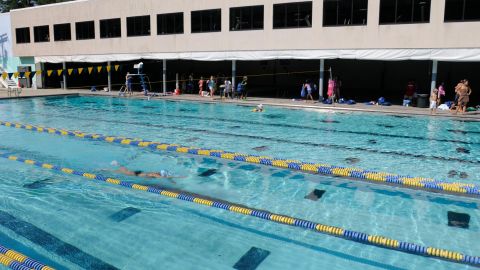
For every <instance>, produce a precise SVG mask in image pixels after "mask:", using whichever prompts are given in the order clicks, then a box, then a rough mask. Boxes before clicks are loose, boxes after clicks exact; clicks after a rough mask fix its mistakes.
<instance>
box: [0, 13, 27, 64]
mask: <svg viewBox="0 0 480 270" xmlns="http://www.w3.org/2000/svg"><path fill="white" fill-rule="evenodd" d="M11 29H12V27H11V24H10V13H1V14H0V37H3V38H2V41H0V50H1V52H0V73H2V72H9V73H13V72H16V71H17V68H18V66H30V67H31V68H32V70H35V62H34V58H33V57H28V56H27V57H15V56H14V55H13V48H12V45H13V44H14V43H15V42H14V37H13V35H12V31H11Z"/></svg>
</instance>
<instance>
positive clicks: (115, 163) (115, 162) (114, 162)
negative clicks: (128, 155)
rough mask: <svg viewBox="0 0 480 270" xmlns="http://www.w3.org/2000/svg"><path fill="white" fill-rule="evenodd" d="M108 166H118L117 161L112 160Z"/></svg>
mask: <svg viewBox="0 0 480 270" xmlns="http://www.w3.org/2000/svg"><path fill="white" fill-rule="evenodd" d="M110 165H112V166H118V161H116V160H113V161H112V162H110Z"/></svg>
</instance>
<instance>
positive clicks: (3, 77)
mask: <svg viewBox="0 0 480 270" xmlns="http://www.w3.org/2000/svg"><path fill="white" fill-rule="evenodd" d="M7 76H8V73H6V72H3V73H2V79H4V80H5V78H7Z"/></svg>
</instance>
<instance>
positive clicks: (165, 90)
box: [163, 59, 167, 95]
mask: <svg viewBox="0 0 480 270" xmlns="http://www.w3.org/2000/svg"><path fill="white" fill-rule="evenodd" d="M163 94H164V95H166V94H167V60H166V59H163Z"/></svg>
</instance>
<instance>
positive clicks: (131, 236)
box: [0, 97, 480, 269]
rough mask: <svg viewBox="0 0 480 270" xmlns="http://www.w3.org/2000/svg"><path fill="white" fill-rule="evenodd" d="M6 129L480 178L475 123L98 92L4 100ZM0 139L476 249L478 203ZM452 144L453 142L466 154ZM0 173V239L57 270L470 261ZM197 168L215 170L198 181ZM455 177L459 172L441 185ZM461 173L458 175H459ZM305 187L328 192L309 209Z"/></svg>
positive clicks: (80, 143)
mask: <svg viewBox="0 0 480 270" xmlns="http://www.w3.org/2000/svg"><path fill="white" fill-rule="evenodd" d="M0 120H2V121H19V122H22V123H29V124H38V125H45V126H51V127H57V128H66V129H70V130H81V131H85V132H91V133H102V134H108V135H116V136H126V137H138V138H143V139H146V140H154V141H160V142H168V143H178V144H182V145H188V146H199V147H204V148H215V149H223V150H229V151H238V152H243V153H250V154H261V155H271V156H274V157H282V158H289V159H298V160H302V161H312V162H321V163H330V164H333V165H342V166H356V167H360V168H363V169H372V170H380V171H386V172H391V173H399V174H408V175H414V176H425V177H435V178H438V179H443V180H450V181H459V182H469V183H475V180H476V179H478V178H479V176H480V175H479V174H480V170H479V164H480V159H479V155H478V151H479V150H480V146H479V143H480V125H479V124H478V122H461V121H457V120H451V119H442V118H428V117H409V118H398V117H395V116H388V115H375V114H358V113H356V114H354V113H332V112H318V111H304V110H287V109H279V108H267V110H266V112H265V113H262V114H260V113H258V114H255V113H251V112H250V108H249V107H243V106H235V105H222V104H201V103H192V102H167V101H142V100H127V99H115V98H97V97H95V98H94V97H71V98H38V99H24V100H11V101H3V102H2V103H0ZM0 135H1V138H2V140H1V141H0V151H1V152H2V153H6V152H7V153H12V154H15V155H17V156H21V157H23V158H30V159H35V160H39V161H42V162H49V163H53V164H56V165H59V166H64V167H70V168H74V169H79V170H83V171H89V172H94V173H102V174H106V175H109V176H110V175H111V176H115V177H118V178H121V179H122V180H130V181H135V182H138V183H142V184H149V185H161V186H163V187H168V188H173V189H181V190H185V191H189V192H195V193H198V194H203V195H206V196H211V197H215V198H218V199H223V200H227V201H230V202H232V203H239V204H244V205H247V206H250V207H255V208H260V209H265V210H269V211H272V212H277V213H279V214H284V215H291V216H295V217H298V218H303V219H307V220H311V221H315V222H320V223H324V224H329V225H333V226H339V227H342V228H346V229H350V230H356V231H362V232H365V233H369V234H379V235H384V236H387V237H391V238H395V239H398V240H402V241H410V242H414V243H418V244H422V245H428V246H434V247H440V248H445V249H451V250H455V251H459V252H464V253H467V254H470V255H478V254H480V245H478V240H477V238H478V233H479V229H480V221H479V216H480V211H479V204H478V200H476V199H468V198H460V197H455V196H449V195H440V194H433V193H427V192H422V191H412V190H405V189H399V188H393V187H387V186H381V185H374V184H367V183H358V182H352V181H349V180H346V179H341V178H333V177H326V176H318V175H307V174H302V173H298V172H293V171H289V170H281V169H276V168H270V167H264V166H255V165H250V164H245V163H239V162H235V161H231V162H228V161H223V160H218V159H213V158H202V157H193V156H189V155H181V154H174V153H160V152H151V151H148V150H146V149H139V148H135V147H130V146H119V145H111V144H106V143H102V142H92V141H87V140H81V139H75V138H67V137H60V136H54V135H49V134H43V133H34V132H28V131H26V130H18V129H13V128H7V127H0ZM259 147H260V148H259ZM457 148H463V151H460V152H462V153H459V152H458V151H457ZM465 150H466V151H465ZM466 152H469V153H466ZM112 160H116V161H118V162H119V163H120V164H122V165H124V166H126V167H128V168H129V169H131V170H143V171H159V170H162V169H163V170H168V171H170V172H171V173H172V174H173V175H175V176H182V177H185V178H178V179H174V180H173V181H171V180H146V179H139V178H134V177H128V176H124V175H118V174H116V173H115V172H113V171H112V170H114V169H115V168H114V167H113V166H112V165H110V163H111V161H112ZM351 163H354V164H351ZM0 169H1V170H2V172H3V173H2V175H1V176H0V177H1V178H2V181H0V190H1V192H2V194H4V196H2V200H1V204H0V223H2V224H0V241H1V242H0V243H2V244H4V245H5V246H9V244H10V246H9V247H17V250H18V251H21V252H24V253H25V254H27V255H29V254H32V255H31V256H32V257H34V258H37V259H39V260H43V261H44V262H47V263H50V264H52V266H55V267H57V268H64V269H81V268H87V267H86V266H87V265H89V264H88V263H91V262H92V261H94V262H103V263H104V264H105V265H110V266H112V267H116V268H120V269H156V268H158V266H161V267H162V268H163V267H164V268H167V267H168V268H172V269H199V268H200V269H204V268H208V269H229V268H231V267H233V265H234V264H235V263H236V262H237V261H238V260H239V259H240V258H241V257H242V256H243V255H244V254H245V253H246V252H247V251H248V250H249V249H250V248H251V247H257V248H261V249H264V250H268V251H269V252H270V254H269V255H268V257H267V258H266V259H265V260H264V261H263V262H262V263H261V264H259V266H258V269H291V268H294V267H296V268H299V269H318V268H320V269H469V268H470V267H468V266H463V265H459V264H454V263H449V262H444V261H439V260H435V259H431V258H424V257H419V256H415V255H409V254H404V253H400V252H396V251H391V250H386V249H382V248H378V247H372V246H367V245H363V244H359V243H355V242H350V241H345V240H342V239H338V238H334V237H330V236H326V235H322V234H319V233H315V232H308V231H304V230H302V229H298V228H292V227H288V226H285V225H280V224H275V223H272V222H268V221H264V220H259V219H256V218H253V217H248V216H242V215H238V214H234V213H229V212H225V211H221V210H219V209H210V208H208V207H204V206H199V205H195V204H191V203H188V202H184V201H178V200H173V199H166V198H164V197H160V196H155V195H154V194H145V193H142V192H137V191H134V190H129V189H123V188H119V187H116V186H112V185H108V184H104V183H98V182H90V181H86V180H85V179H84V178H80V177H76V176H69V175H63V174H58V173H55V172H51V171H46V170H44V169H41V168H36V167H32V166H29V165H24V164H20V163H18V162H13V161H8V160H5V159H1V160H0ZM207 170H210V172H212V173H213V174H212V175H210V176H208V177H202V176H200V175H201V174H202V172H205V171H207ZM213 170H215V171H213ZM452 170H455V171H457V175H456V176H453V175H451V174H450V176H452V177H449V171H452ZM460 173H464V174H466V175H468V177H465V175H464V174H463V176H464V177H465V178H460V177H459V175H460ZM314 189H319V190H325V191H326V192H325V194H324V195H323V197H322V198H321V199H320V200H318V201H311V200H307V199H304V197H305V195H307V194H308V193H310V192H311V191H312V190H314ZM129 207H130V208H129ZM122 209H135V210H134V214H133V215H132V216H130V217H128V218H125V219H124V220H121V221H119V220H116V219H115V217H118V214H117V215H115V214H116V213H118V212H119V211H121V210H122ZM448 211H455V212H460V213H468V214H469V215H470V217H471V219H470V226H469V229H461V228H455V227H449V226H447V212H448ZM2 213H3V214H2ZM12 216H13V218H15V219H18V220H22V221H24V222H27V223H28V224H30V225H31V226H32V228H37V230H25V231H23V232H21V233H19V232H14V231H13V230H12V229H11V228H9V225H8V222H9V220H8V219H12ZM2 219H3V220H2ZM5 220H6V221H5ZM48 235H53V236H55V237H56V239H57V240H55V241H53V240H51V239H50V238H49V236H48ZM49 239H50V240H49ZM52 241H53V242H54V243H52ZM58 243H68V244H69V245H70V246H74V247H75V248H76V249H73V248H71V247H70V246H68V248H65V247H66V245H65V244H63V246H62V247H63V248H64V249H65V250H66V251H65V252H55V250H56V251H58V248H57V249H56V247H57V246H58V245H59V244H58ZM52 246H53V248H52ZM78 250H80V251H81V252H79V251H78ZM59 253H60V254H59ZM72 254H76V255H75V256H77V257H81V258H83V259H82V260H78V259H75V258H76V257H75V256H73V255H72ZM86 254H87V255H86ZM82 256H83V257H82ZM74 257H75V258H74Z"/></svg>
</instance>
